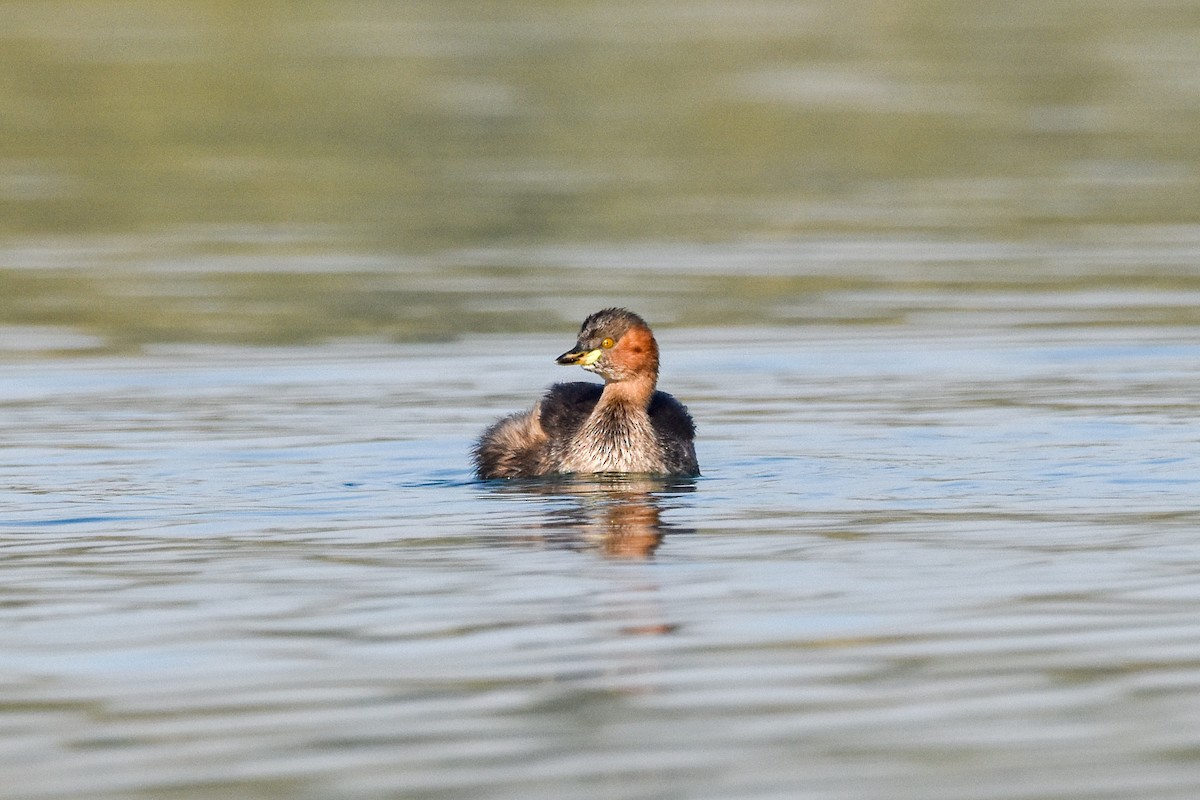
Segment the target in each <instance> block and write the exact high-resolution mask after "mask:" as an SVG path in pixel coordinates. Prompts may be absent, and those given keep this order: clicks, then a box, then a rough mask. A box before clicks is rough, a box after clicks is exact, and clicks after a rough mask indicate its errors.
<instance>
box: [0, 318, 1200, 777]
mask: <svg viewBox="0 0 1200 800" xmlns="http://www.w3.org/2000/svg"><path fill="white" fill-rule="evenodd" d="M1164 299H1165V298H1164ZM985 304H987V303H985ZM951 316H953V315H951ZM943 322H944V324H927V325H925V324H913V325H910V326H906V327H901V328H894V327H879V328H871V327H850V328H847V327H839V326H802V327H763V328H743V329H737V328H718V329H705V328H668V329H665V330H663V331H662V332H661V335H660V338H661V339H662V344H663V348H664V354H665V361H666V369H665V374H664V378H663V384H664V386H665V387H666V388H669V389H670V390H672V391H673V392H675V393H677V394H678V395H679V396H681V397H682V398H684V399H686V400H687V401H688V402H689V404H690V406H691V409H692V410H693V412H694V413H695V415H696V417H697V419H698V420H699V425H700V444H699V453H700V457H701V459H702V466H703V468H704V473H705V474H704V477H702V478H700V479H698V480H696V481H694V482H684V483H681V484H662V483H655V482H650V481H639V480H629V481H624V482H620V481H618V482H610V483H605V484H597V483H594V482H589V481H581V482H577V483H574V484H568V485H554V484H533V485H525V486H519V485H512V484H503V483H501V484H499V485H496V484H484V483H478V482H474V481H472V480H471V478H470V475H469V470H468V463H467V457H466V454H467V450H468V447H469V444H470V438H471V436H473V435H474V433H475V432H476V431H477V430H478V429H479V428H480V427H481V426H483V425H484V424H486V423H487V422H488V421H489V420H490V419H491V418H493V417H494V416H495V415H496V414H499V413H502V412H505V411H508V410H512V409H515V408H519V407H521V406H523V405H524V404H526V403H527V402H528V401H529V400H530V399H531V398H532V397H533V396H534V395H535V394H536V393H537V392H538V391H539V389H540V387H541V386H542V385H544V384H545V383H547V382H549V381H552V380H554V379H557V378H560V377H561V376H562V375H563V374H564V373H565V372H567V371H566V370H563V369H562V368H558V367H555V366H554V365H553V364H552V363H551V362H550V359H551V357H552V356H553V355H555V354H557V353H558V352H560V351H561V350H562V349H563V346H564V342H565V343H567V344H569V343H570V342H571V341H572V336H573V331H572V330H570V329H568V330H565V331H563V333H562V335H559V336H550V335H528V336H514V337H492V336H474V337H466V338H463V339H462V340H459V341H455V342H452V343H443V344H415V345H395V346H393V345H382V344H361V343H360V344H354V343H349V344H331V345H327V346H322V347H312V348H304V349H288V348H281V349H265V350H260V349H254V350H250V349H239V348H217V347H211V346H183V347H162V348H152V349H151V350H150V351H149V352H147V353H145V354H144V355H140V356H136V357H128V358H124V357H99V358H63V359H60V360H56V361H53V362H49V363H46V362H35V363H31V364H16V365H11V366H10V367H8V368H7V369H6V372H5V375H4V376H3V378H2V379H0V402H2V403H3V409H4V415H3V430H2V431H0V435H2V438H3V441H4V467H3V476H2V477H3V482H4V483H5V484H6V485H8V486H10V487H11V489H10V490H9V492H8V493H7V494H8V495H9V497H10V500H11V501H12V502H8V503H6V510H5V512H4V515H3V519H2V524H3V530H2V534H3V542H4V544H3V560H4V581H3V589H2V590H0V600H2V603H0V621H2V627H3V630H4V634H3V638H4V645H5V646H4V649H3V652H2V653H0V674H3V676H4V678H3V681H4V692H3V694H4V700H3V703H2V705H0V711H2V715H0V719H2V720H3V726H4V731H3V733H4V736H3V742H4V749H5V752H4V754H3V772H4V775H5V783H6V786H7V787H8V789H6V793H7V794H8V795H9V796H14V797H23V798H25V797H28V798H65V797H74V796H84V795H86V796H88V797H91V798H118V797H120V798H124V797H147V798H148V797H172V796H181V797H188V798H208V797H214V798H215V797H229V796H239V797H248V796H255V797H267V796H287V797H311V798H327V797H398V796H403V797H463V798H465V797H478V796H489V797H514V798H516V797H522V798H528V797H545V798H554V797H563V796H572V797H585V798H593V797H595V798H613V797H616V798H634V797H679V798H684V797H688V798H697V797H706V798H726V797H756V798H757V797H813V798H825V797H830V798H875V797H883V796H886V797H896V798H928V797H934V796H936V797H956V798H1014V797H1021V798H1024V797H1029V798H1059V797H1080V798H1082V797H1088V798H1095V797H1114V798H1116V797H1140V798H1146V797H1153V798H1190V797H1193V796H1195V792H1196V791H1197V788H1198V787H1200V763H1198V761H1197V758H1196V755H1195V754H1196V752H1197V747H1198V745H1200V722H1197V720H1200V708H1198V707H1197V698H1198V697H1200V694H1198V692H1197V689H1198V688H1200V670H1198V663H1197V662H1198V660H1200V625H1198V624H1197V623H1198V614H1197V607H1198V603H1200V588H1198V584H1197V581H1196V574H1197V572H1196V570H1197V567H1196V565H1197V563H1198V561H1200V544H1197V542H1196V531H1197V524H1198V522H1200V507H1198V503H1197V499H1196V498H1197V497H1198V496H1200V455H1198V453H1197V449H1198V444H1200V436H1198V435H1197V433H1196V428H1195V418H1196V415H1197V410H1198V406H1200V400H1198V399H1197V396H1196V388H1195V387H1196V386H1197V385H1200V380H1198V379H1200V344H1196V343H1195V342H1192V341H1186V339H1190V338H1191V337H1181V336H1180V335H1179V331H1178V330H1175V329H1172V328H1169V327H1141V328H1137V329H1125V328H1104V327H1100V328H1096V327H1088V326H1083V327H1070V326H1069V327H1065V328H1055V327H1051V328H1043V327H1028V328H1021V327H1012V326H1008V327H995V326H984V327H983V328H975V327H974V326H965V327H964V326H963V325H961V324H957V323H955V322H953V321H952V320H947V321H943ZM15 787H20V788H19V790H16V789H15Z"/></svg>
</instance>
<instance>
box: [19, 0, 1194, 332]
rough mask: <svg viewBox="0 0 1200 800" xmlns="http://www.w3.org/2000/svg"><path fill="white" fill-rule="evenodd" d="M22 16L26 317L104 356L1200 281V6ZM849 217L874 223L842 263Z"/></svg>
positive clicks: (142, 8)
mask: <svg viewBox="0 0 1200 800" xmlns="http://www.w3.org/2000/svg"><path fill="white" fill-rule="evenodd" d="M0 13H2V14H3V16H4V19H5V24H4V30H3V32H0V71H2V73H3V74H4V75H5V76H6V78H5V80H4V81H0V138H2V139H3V141H4V142H5V147H4V153H3V155H2V157H0V281H2V282H3V285H4V287H5V291H4V292H2V293H0V320H3V321H4V323H6V324H7V325H10V326H34V327H35V331H34V332H35V333H40V334H42V335H41V336H40V337H39V336H34V337H32V338H30V339H29V340H28V341H29V342H30V343H31V345H30V346H33V345H35V344H37V343H38V342H43V341H45V342H49V343H50V344H54V343H55V342H58V341H66V342H68V343H70V342H73V341H75V340H73V339H70V338H68V339H66V340H60V339H55V338H53V337H50V338H47V337H46V335H45V334H46V331H45V328H46V327H47V326H49V327H51V328H54V329H62V328H65V329H68V330H70V331H73V332H76V333H82V334H85V335H89V336H94V337H97V339H96V340H91V344H92V345H93V346H95V347H99V348H100V349H114V348H116V349H120V348H127V347H130V346H137V345H140V344H144V343H147V342H153V341H163V340H168V341H220V342H230V343H239V342H240V343H286V342H312V341H319V340H323V339H326V338H329V337H340V336H348V335H349V336H363V335H366V336H381V337H386V338H390V339H400V340H412V339H421V338H429V337H433V338H444V337H447V336H453V335H455V334H457V333H462V332H476V331H512V330H522V331H530V330H547V329H549V328H551V327H554V328H557V327H558V326H559V325H561V324H562V323H563V322H567V321H570V322H574V321H575V318H576V317H577V316H578V315H579V313H581V312H584V311H586V310H587V307H588V306H589V305H593V304H594V303H595V302H597V301H600V300H602V299H604V298H610V299H611V298H616V299H620V300H622V301H623V302H628V303H630V304H634V305H639V307H646V304H647V303H648V304H649V306H648V307H649V309H651V310H652V311H653V312H654V313H656V314H657V315H658V318H659V319H660V320H662V321H664V322H680V323H687V324H696V323H711V322H714V321H719V322H721V323H730V324H744V323H747V322H763V321H770V320H780V321H784V322H793V321H795V320H796V317H797V316H798V317H799V318H800V321H804V318H805V315H804V314H803V313H801V314H799V315H797V314H796V313H795V309H794V308H791V309H790V310H786V311H785V310H781V306H782V307H784V308H785V309H786V308H788V307H789V306H790V305H791V304H793V303H794V302H796V301H804V300H806V299H810V298H814V297H816V298H820V297H821V296H822V294H823V293H825V292H829V291H831V290H834V291H836V290H844V289H851V290H856V289H861V288H864V287H867V288H877V289H881V290H883V291H889V290H891V289H894V288H897V287H900V288H901V289H904V290H907V289H910V288H911V287H912V285H913V284H914V283H917V284H921V285H922V286H929V285H933V286H936V287H939V288H944V289H946V290H947V291H950V292H955V291H958V290H960V289H964V288H965V289H967V290H970V289H972V288H977V287H978V286H979V284H981V283H983V284H988V285H1000V286H1003V287H1005V288H1012V289H1014V290H1016V291H1019V292H1022V293H1034V294H1041V293H1055V292H1058V291H1060V290H1062V289H1063V288H1068V289H1070V288H1077V287H1078V286H1080V285H1084V286H1089V287H1097V288H1100V289H1104V290H1108V289H1121V290H1125V289H1133V290H1138V289H1145V288H1151V289H1156V290H1159V289H1166V290H1169V291H1172V292H1195V291H1197V289H1198V288H1200V287H1198V286H1197V283H1196V275H1195V272H1194V271H1193V270H1190V269H1180V266H1181V265H1180V263H1179V262H1180V257H1181V256H1182V257H1184V258H1186V259H1187V263H1188V264H1189V265H1190V263H1191V260H1192V258H1193V257H1194V256H1195V254H1196V252H1197V250H1200V247H1198V244H1200V227H1197V223H1198V222H1200V220H1198V219H1197V209H1200V141H1198V139H1197V137H1196V136H1195V135H1194V132H1195V131H1196V130H1197V129H1200V89H1198V88H1197V87H1198V86H1200V47H1198V46H1197V45H1196V41H1197V38H1198V34H1200V8H1197V7H1196V6H1195V4H1193V3H1184V2H1127V1H1121V2H1117V1H1114V0H1108V1H1107V2H1049V3H1047V2H1036V3H1035V2H1017V3H1006V4H1003V5H1002V6H998V5H995V4H989V3H957V2H906V1H903V0H902V1H901V2H895V3H888V4H881V3H876V2H844V3H843V2H837V3H834V2H797V3H792V2H765V1H764V2H753V1H751V2H700V3H686V2H642V3H624V2H512V3H493V2H453V1H451V2H433V3H425V2H405V3H392V2H305V3H280V2H265V3H255V4H245V3H234V2H198V1H191V2H166V1H159V2H146V1H144V0H143V1H141V2H136V1H135V2H38V3H12V2H9V3H3V4H2V5H0ZM826 242H833V243H835V244H841V245H845V244H846V243H848V242H849V243H858V244H860V245H861V248H860V250H859V251H858V252H856V253H854V254H853V255H851V256H850V257H844V258H839V259H835V260H834V261H833V262H832V263H829V262H828V261H826V262H824V263H822V259H820V258H819V257H818V258H817V259H816V260H815V262H814V260H813V259H812V258H811V251H812V249H813V247H814V246H816V247H819V246H820V244H822V243H826ZM814 243H815V244H814ZM709 244H719V245H721V247H722V248H724V249H716V250H714V251H712V254H706V252H705V251H704V250H703V249H702V248H703V247H704V246H705V245H709ZM948 245H960V246H959V247H957V248H955V247H950V250H949V252H947V250H946V248H947V246H948ZM760 246H763V247H766V248H768V249H769V250H771V251H772V252H773V253H774V254H775V258H774V259H773V261H774V264H773V267H774V268H772V269H770V270H769V272H770V274H768V275H761V274H758V273H760V272H762V269H760V268H758V267H761V264H759V263H758V262H759V261H760V259H759V258H757V256H756V254H757V253H758V250H757V249H756V248H758V247H760ZM1064 249H1065V250H1067V251H1070V252H1071V253H1072V254H1074V256H1075V258H1074V263H1072V264H1071V265H1070V268H1069V269H1068V270H1066V274H1064V270H1063V269H1062V267H1061V264H1054V263H1053V262H1054V261H1055V258H1054V256H1055V254H1058V253H1061V252H1062V251H1063V250H1064ZM1131 249H1132V250H1133V251H1134V252H1132V253H1131V252H1130V250H1131ZM1114 250H1115V251H1117V254H1118V258H1119V260H1118V262H1117V263H1114V259H1113V256H1114ZM1098 251H1099V252H1098ZM1122 253H1123V254H1124V257H1123V258H1122V257H1120V256H1119V254H1122ZM716 254H720V255H716ZM739 254H740V257H739ZM931 262H932V263H931ZM781 265H782V266H781ZM964 284H965V286H964ZM576 298H578V301H576V302H572V301H573V300H575V299H576ZM564 303H565V304H566V305H565V307H564ZM547 310H552V311H558V312H560V313H549V314H547V313H543V312H545V311H547ZM818 313H819V312H818ZM1172 314H1183V315H1184V317H1183V319H1184V321H1187V322H1194V315H1192V314H1190V313H1189V312H1188V311H1185V310H1183V309H1175V310H1174V311H1172V312H1170V313H1169V314H1168V316H1171V315H1172ZM841 315H842V316H849V317H850V318H851V319H853V318H855V316H856V314H855V313H854V312H850V313H848V314H846V313H842V314H841ZM876 316H877V315H873V314H869V315H867V317H868V318H869V319H874V318H875V317H876ZM16 333H19V332H18V331H14V335H15V334H16ZM10 349H11V348H10Z"/></svg>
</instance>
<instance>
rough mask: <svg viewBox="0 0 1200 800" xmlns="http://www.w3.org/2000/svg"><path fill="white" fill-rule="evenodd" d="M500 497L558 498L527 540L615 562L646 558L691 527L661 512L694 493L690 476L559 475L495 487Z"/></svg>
mask: <svg viewBox="0 0 1200 800" xmlns="http://www.w3.org/2000/svg"><path fill="white" fill-rule="evenodd" d="M492 486H493V488H494V490H495V491H496V492H497V493H498V494H504V495H527V496H532V497H537V498H539V499H543V500H546V499H549V500H553V499H562V500H564V501H567V502H566V504H565V505H562V506H561V507H558V506H556V505H550V504H547V506H548V507H543V508H544V515H545V516H544V517H543V518H542V519H540V520H537V521H536V522H534V523H533V525H532V526H531V527H535V528H536V533H535V534H534V535H533V536H532V537H531V538H533V539H534V540H536V541H537V542H539V543H541V544H545V545H549V546H557V547H567V548H571V549H591V550H597V551H599V552H600V553H602V554H603V555H605V556H610V557H613V558H627V559H645V558H649V557H650V556H652V555H653V554H654V552H655V551H656V550H657V549H658V546H659V545H660V544H661V543H662V541H663V538H664V537H665V536H667V535H668V534H686V533H694V532H695V529H693V528H686V527H681V526H677V525H673V524H671V523H670V522H664V521H663V519H662V515H663V512H664V511H665V510H669V509H670V507H671V505H672V504H673V503H672V501H673V500H674V499H675V498H678V497H679V496H680V495H683V494H688V493H690V492H693V491H695V481H694V479H691V478H671V477H659V476H650V475H623V474H612V475H588V476H558V477H555V478H552V479H550V478H548V479H542V480H527V481H520V482H511V483H509V482H505V483H502V484H493V485H492Z"/></svg>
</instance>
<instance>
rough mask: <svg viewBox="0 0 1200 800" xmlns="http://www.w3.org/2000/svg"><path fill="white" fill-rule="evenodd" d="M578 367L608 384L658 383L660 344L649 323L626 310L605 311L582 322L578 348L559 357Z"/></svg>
mask: <svg viewBox="0 0 1200 800" xmlns="http://www.w3.org/2000/svg"><path fill="white" fill-rule="evenodd" d="M557 360H558V363H559V364H563V365H565V366H569V365H578V366H581V367H583V368H584V369H586V370H588V371H589V372H594V373H596V374H597V375H600V376H601V377H603V378H604V380H605V382H606V383H615V382H617V381H628V380H635V379H641V380H647V379H648V380H649V381H650V383H651V384H652V385H653V383H654V382H655V381H656V380H657V379H658V343H657V342H655V341H654V334H653V333H651V331H650V326H649V325H647V324H646V321H645V320H643V319H642V318H641V317H639V316H638V315H637V314H634V313H633V312H632V311H626V310H625V309H623V308H606V309H604V310H603V311H597V312H596V313H595V314H592V315H591V316H590V317H588V318H587V319H585V320H584V321H583V327H581V328H580V329H579V341H577V342H576V343H575V347H573V348H572V349H571V350H569V351H568V352H566V353H563V354H562V355H561V356H559V357H558V359H557Z"/></svg>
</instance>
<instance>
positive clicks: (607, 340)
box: [600, 336, 616, 350]
mask: <svg viewBox="0 0 1200 800" xmlns="http://www.w3.org/2000/svg"><path fill="white" fill-rule="evenodd" d="M614 344H616V342H614V341H613V340H612V337H611V336H609V337H606V338H605V340H604V341H603V342H601V343H600V346H601V347H603V348H604V349H605V350H609V349H611V348H612V346H613V345H614Z"/></svg>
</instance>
